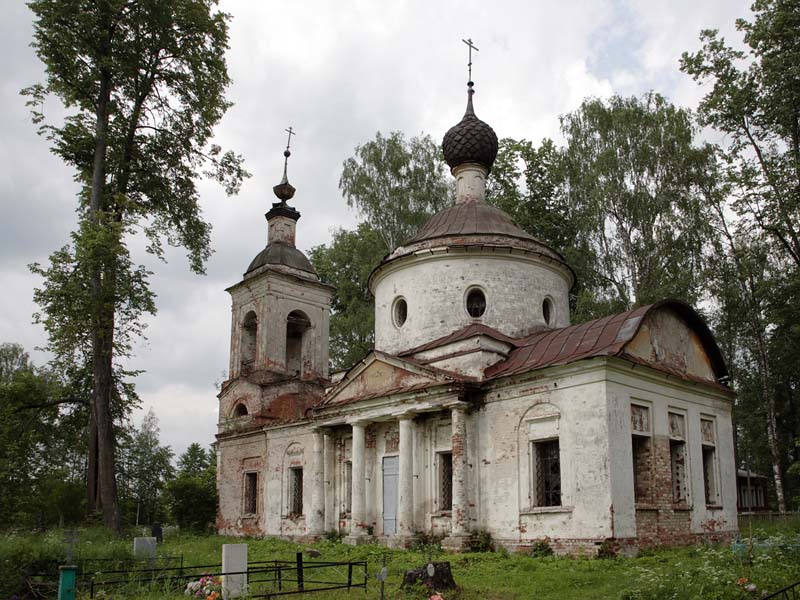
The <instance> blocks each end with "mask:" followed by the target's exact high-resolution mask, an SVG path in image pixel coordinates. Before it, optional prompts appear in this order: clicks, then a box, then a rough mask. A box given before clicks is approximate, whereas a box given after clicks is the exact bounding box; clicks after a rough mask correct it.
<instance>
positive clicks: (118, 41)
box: [23, 0, 247, 529]
mask: <svg viewBox="0 0 800 600" xmlns="http://www.w3.org/2000/svg"><path fill="white" fill-rule="evenodd" d="M214 4H215V2H214V1H213V0H175V1H173V2H160V1H158V0H32V1H31V2H29V7H30V8H31V10H32V11H33V13H34V15H35V16H36V23H35V30H34V42H33V46H34V47H35V49H36V52H37V54H38V56H39V58H40V59H41V60H42V61H43V62H44V64H45V66H46V69H47V78H46V82H45V83H44V84H37V85H34V86H32V87H30V88H27V89H26V90H23V93H24V94H27V95H28V96H29V97H30V101H29V104H30V105H31V106H32V107H33V108H32V110H33V117H34V121H35V122H37V123H40V124H41V128H40V132H41V133H42V134H43V135H46V136H47V137H48V139H49V140H50V141H51V142H52V143H53V152H54V153H56V154H57V155H58V156H59V157H61V158H62V159H63V160H64V161H65V162H66V163H67V164H69V165H71V166H73V167H74V168H75V172H76V180H77V181H78V183H79V184H80V185H81V188H82V191H81V194H80V201H79V210H78V214H79V220H80V226H79V228H78V230H77V233H76V234H75V235H74V237H73V246H74V247H73V248H64V249H62V250H60V251H59V252H57V253H56V254H54V255H53V257H51V266H50V267H49V268H47V269H42V268H36V269H35V270H36V271H37V272H39V273H41V274H43V275H44V276H45V278H46V282H47V283H46V284H45V288H44V289H43V290H42V291H41V292H40V294H39V297H37V300H38V301H39V304H40V306H42V309H43V311H44V312H45V314H46V317H45V318H44V319H43V322H44V324H45V327H46V328H47V329H48V334H49V336H50V340H51V348H52V349H53V350H54V352H55V353H56V355H58V356H68V355H79V354H83V355H85V356H87V357H88V360H89V364H90V365H91V372H92V390H93V393H92V402H91V405H92V410H91V414H90V424H89V428H88V430H89V476H88V498H87V501H88V507H89V509H90V510H94V509H97V508H100V509H102V511H103V518H104V522H105V524H106V525H107V526H110V527H113V528H115V529H119V527H120V515H119V507H118V502H117V489H116V480H115V464H114V449H115V432H114V422H113V421H114V410H113V406H112V405H113V404H114V398H115V395H116V398H117V399H119V398H121V397H122V394H120V393H118V392H116V393H115V388H117V390H118V389H119V387H120V386H121V382H120V380H119V379H118V378H115V356H124V355H125V354H126V352H128V351H129V346H127V345H126V343H125V339H124V336H125V333H124V329H125V328H126V327H127V328H128V331H129V332H131V333H132V334H133V335H138V334H140V333H141V329H142V323H141V320H140V319H141V316H142V314H143V313H146V312H150V313H152V312H154V310H155V306H154V304H153V297H152V294H151V293H150V292H149V289H148V287H147V279H146V275H147V273H146V272H145V271H144V269H142V268H140V267H135V266H134V265H133V264H132V262H131V261H130V257H129V254H128V251H127V248H126V245H125V239H126V237H127V236H128V235H130V234H131V233H133V232H134V231H136V230H137V229H141V230H142V231H143V232H144V234H145V235H146V236H147V239H148V241H149V247H148V250H149V251H150V252H152V253H154V254H155V255H156V256H159V257H161V258H163V240H165V239H166V241H167V242H168V243H170V244H174V245H180V246H183V247H185V248H186V249H187V251H188V256H189V263H190V266H191V268H192V270H194V271H196V272H198V273H202V272H203V265H204V262H205V260H206V259H207V258H208V256H209V255H210V252H211V250H210V225H209V224H208V223H207V222H206V221H204V220H203V218H202V215H201V214H200V210H199V206H198V202H197V200H198V192H197V188H196V186H195V181H194V180H195V177H196V175H197V173H198V172H199V171H204V173H205V174H207V175H210V176H212V177H213V178H215V179H217V180H218V181H220V182H221V183H222V184H223V185H224V186H225V189H226V191H227V192H228V193H235V192H236V191H237V189H238V187H239V184H240V182H241V180H242V178H243V177H245V176H246V175H247V174H246V172H245V171H243V169H242V166H241V158H240V157H239V156H237V155H235V154H233V153H230V152H228V153H224V154H223V153H222V151H221V149H220V148H219V147H218V146H215V145H212V144H210V143H209V142H210V139H211V135H212V130H213V127H214V126H215V125H216V124H217V123H218V122H219V120H220V119H221V118H222V116H223V114H224V113H225V111H226V110H227V108H228V107H229V103H228V102H227V101H226V100H225V98H224V91H225V88H226V87H227V85H228V84H229V82H230V80H229V78H228V74H227V67H226V64H225V58H224V53H225V50H226V48H227V40H228V31H227V18H228V17H227V15H225V14H223V13H221V12H217V11H214V10H213V6H214ZM47 95H55V96H56V97H58V98H59V99H60V100H61V101H62V103H63V104H64V105H65V107H67V108H68V109H70V110H71V111H72V112H71V114H70V115H69V116H68V117H67V118H66V119H65V121H64V123H63V124H59V125H53V124H46V123H45V122H44V115H43V114H42V113H41V111H40V108H39V107H40V106H41V105H42V102H43V100H44V98H45V97H46V96H47ZM67 288H69V289H70V290H71V291H74V292H76V293H77V295H76V296H75V297H74V298H73V299H72V301H71V302H69V303H67V306H66V308H63V309H62V307H61V305H60V304H59V303H58V301H57V298H58V297H59V296H60V297H64V296H66V295H68V294H67V292H66V291H65V290H66V289H67ZM120 319H121V320H122V321H123V323H120V322H119V321H118V320H120ZM72 342H74V344H73V343H72ZM79 343H80V344H84V346H77V345H75V344H79Z"/></svg>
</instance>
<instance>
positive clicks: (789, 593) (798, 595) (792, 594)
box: [761, 581, 800, 600]
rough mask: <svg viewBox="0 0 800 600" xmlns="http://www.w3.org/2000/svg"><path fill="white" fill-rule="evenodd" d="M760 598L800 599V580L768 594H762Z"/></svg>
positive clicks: (763, 599) (767, 599) (774, 599)
mask: <svg viewBox="0 0 800 600" xmlns="http://www.w3.org/2000/svg"><path fill="white" fill-rule="evenodd" d="M761 600H800V581H796V582H794V583H793V584H792V585H787V586H786V587H785V588H782V589H780V590H778V591H777V592H773V593H772V594H770V595H769V596H764V597H762V598H761Z"/></svg>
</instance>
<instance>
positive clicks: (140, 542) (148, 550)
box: [133, 537, 157, 567]
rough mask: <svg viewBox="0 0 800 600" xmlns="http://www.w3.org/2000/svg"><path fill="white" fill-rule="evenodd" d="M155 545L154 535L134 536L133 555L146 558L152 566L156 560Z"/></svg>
mask: <svg viewBox="0 0 800 600" xmlns="http://www.w3.org/2000/svg"><path fill="white" fill-rule="evenodd" d="M156 546H157V544H156V538H154V537H135V538H133V556H134V557H135V558H142V559H144V558H146V559H147V560H148V562H149V563H150V566H151V567H152V566H153V565H154V564H155V562H156Z"/></svg>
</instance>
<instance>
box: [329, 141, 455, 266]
mask: <svg viewBox="0 0 800 600" xmlns="http://www.w3.org/2000/svg"><path fill="white" fill-rule="evenodd" d="M445 173H446V166H445V163H444V160H443V158H442V153H441V151H440V150H439V147H438V146H437V145H436V143H435V142H434V141H433V139H431V137H430V136H429V135H424V134H423V135H420V136H419V137H413V138H411V140H409V141H408V142H406V139H405V136H404V135H403V134H402V133H400V132H399V131H393V132H392V133H390V134H389V137H384V136H383V135H381V133H380V132H378V133H377V134H376V135H375V139H374V140H372V141H370V142H367V143H366V144H363V145H361V146H357V147H356V151H355V156H353V157H351V158H348V159H347V160H346V161H344V164H343V167H342V176H341V178H340V179H339V189H340V190H342V193H343V194H344V197H345V199H346V200H347V205H348V206H349V207H351V208H353V207H355V208H356V210H358V212H359V213H360V214H361V216H363V217H364V219H365V221H366V222H367V223H368V224H369V225H370V226H371V227H372V228H373V229H374V230H375V232H376V233H377V234H378V236H379V238H380V240H381V241H382V242H383V247H384V252H383V253H384V254H388V253H389V252H392V251H394V249H395V248H397V247H398V246H399V245H401V244H403V243H405V242H406V241H408V240H409V239H410V238H411V237H412V236H413V235H414V234H415V233H416V232H417V230H418V229H419V228H420V226H422V224H423V223H424V222H425V220H426V219H427V218H428V217H429V216H430V215H432V214H433V213H435V212H437V211H439V210H441V209H442V208H444V207H445V206H446V205H447V204H448V203H449V202H451V201H452V198H451V197H452V191H451V188H450V186H449V184H448V182H447V180H446V178H445Z"/></svg>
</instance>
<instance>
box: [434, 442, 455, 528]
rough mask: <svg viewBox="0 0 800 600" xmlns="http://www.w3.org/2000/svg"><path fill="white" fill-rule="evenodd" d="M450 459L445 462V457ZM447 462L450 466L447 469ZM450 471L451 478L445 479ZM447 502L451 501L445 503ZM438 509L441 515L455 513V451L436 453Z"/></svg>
mask: <svg viewBox="0 0 800 600" xmlns="http://www.w3.org/2000/svg"><path fill="white" fill-rule="evenodd" d="M445 456H447V457H449V461H445V460H444V457H445ZM445 462H447V464H448V465H449V466H448V467H447V468H445V466H444V465H445ZM447 470H449V475H450V476H449V477H445V475H446V471H447ZM445 500H449V503H448V502H445ZM436 508H437V510H438V512H440V513H451V512H452V511H453V451H452V450H442V451H439V452H437V453H436Z"/></svg>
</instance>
